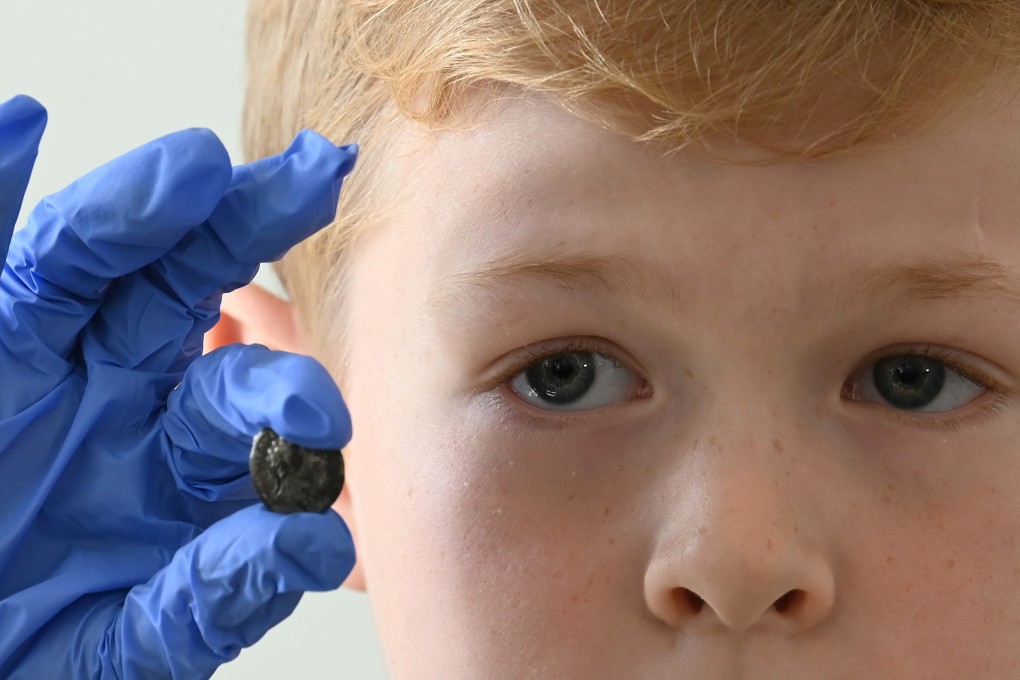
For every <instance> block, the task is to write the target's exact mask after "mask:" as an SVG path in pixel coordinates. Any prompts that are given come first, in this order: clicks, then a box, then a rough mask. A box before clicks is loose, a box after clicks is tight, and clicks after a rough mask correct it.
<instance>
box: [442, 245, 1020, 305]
mask: <svg viewBox="0 0 1020 680" xmlns="http://www.w3.org/2000/svg"><path fill="white" fill-rule="evenodd" d="M528 282H538V283H542V284H545V285H551V286H555V287H557V288H560V289H562V290H565V291H570V292H575V293H583V294H591V295H598V294H609V295H617V296H628V297H632V298H640V299H643V300H645V301H646V302H648V303H650V304H653V303H654V304H659V305H666V306H668V307H669V308H670V309H671V310H673V311H676V310H677V308H678V305H679V301H680V300H682V299H683V296H682V294H681V290H680V289H678V288H677V287H676V285H675V284H674V282H673V280H672V279H670V278H669V277H668V276H666V274H665V273H664V272H662V271H660V270H657V269H655V268H653V267H649V266H642V265H641V263H639V262H637V261H635V260H633V259H631V258H628V257H626V256H623V255H615V254H614V255H594V254H549V253H544V254H539V255H529V254H527V253H515V254H512V255H509V256H506V257H501V258H497V259H493V260H489V261H486V262H483V263H482V264H480V265H478V266H476V267H473V268H471V269H468V270H465V271H461V272H458V273H456V274H454V275H452V276H451V277H450V278H449V279H447V281H445V282H444V284H443V286H442V287H441V288H440V290H439V291H438V292H437V293H436V294H435V295H434V296H433V297H432V299H431V300H430V303H429V306H430V307H432V308H436V309H438V308H441V307H446V306H448V305H449V304H450V302H451V300H452V299H453V298H455V297H459V296H460V295H462V294H464V293H465V292H466V293H468V294H470V292H471V291H472V290H474V291H488V292H491V293H493V294H499V293H500V292H501V291H504V290H507V289H512V288H513V287H514V286H516V285H520V284H524V283H528ZM837 286H838V288H837ZM826 288H828V289H833V290H834V291H837V292H835V293H834V295H833V298H834V300H833V302H834V303H835V304H837V305H841V306H843V307H849V306H852V305H855V304H862V303H875V302H879V301H881V300H882V299H889V298H891V297H894V296H900V297H904V298H907V299H908V300H915V301H922V300H939V299H948V298H960V297H972V296H980V295H988V294H994V295H1001V296H1005V297H1007V298H1009V299H1010V300H1011V301H1012V302H1014V303H1017V304H1020V279H1018V278H1017V277H1016V275H1015V273H1014V269H1013V268H1012V267H1010V266H1007V265H1005V264H1001V263H997V262H991V261H988V260H986V259H983V258H982V257H981V256H979V255H976V254H971V253H965V252H958V253H952V254H950V255H948V256H945V257H942V258H938V259H932V260H925V261H919V262H916V263H888V264H882V265H878V266H873V267H866V268H860V269H857V270H854V271H852V272H851V273H850V274H849V275H848V276H847V278H846V279H844V280H843V282H842V283H840V282H837V281H833V282H829V283H827V284H826Z"/></svg>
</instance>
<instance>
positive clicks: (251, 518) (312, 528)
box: [100, 506, 355, 678]
mask: <svg viewBox="0 0 1020 680" xmlns="http://www.w3.org/2000/svg"><path fill="white" fill-rule="evenodd" d="M354 559H355V558H354V543H353V541H352V539H351V534H350V531H349V530H348V529H347V525H346V524H345V523H344V521H343V520H342V519H341V518H340V516H339V515H338V514H336V513H335V512H333V511H332V510H327V511H325V512H323V513H294V514H291V515H279V514H276V513H273V512H270V511H269V510H267V509H265V508H263V507H262V506H253V507H250V508H246V509H244V510H241V511H240V512H237V513H235V514H233V515H231V516H230V517H227V518H226V519H224V520H223V521H221V522H219V523H217V524H214V525H213V526H212V527H210V528H209V529H208V530H206V531H205V532H204V533H203V534H202V535H201V536H199V537H198V538H197V539H195V540H194V541H192V542H191V543H189V544H187V545H185V546H184V547H183V548H181V549H180V550H178V551H177V553H176V554H175V555H174V558H173V560H172V561H171V562H170V564H169V565H167V567H166V568H164V569H163V570H162V571H161V572H159V573H158V574H157V575H156V576H155V577H154V578H153V579H152V580H151V581H150V582H149V583H147V584H145V585H143V586H137V587H135V588H134V589H132V591H131V593H130V594H129V596H128V598H127V601H126V602H125V603H124V609H123V610H122V611H121V614H120V616H119V617H118V619H117V621H116V624H115V625H114V626H113V627H112V628H111V630H110V633H109V640H110V643H109V644H107V645H103V646H101V648H100V658H101V661H102V663H103V666H104V670H105V669H107V668H108V669H111V670H114V671H116V675H111V677H119V678H141V677H146V678H148V677H160V678H170V677H173V678H204V677H208V675H211V674H212V672H213V671H214V670H215V669H216V667H217V666H219V665H221V664H223V663H224V662H226V661H229V660H231V659H233V658H235V657H236V656H237V655H238V653H240V651H241V649H243V648H245V647H248V646H250V645H252V644H254V643H255V642H257V641H258V640H259V639H260V638H261V637H262V636H263V635H265V633H266V632H267V631H268V630H269V629H270V628H272V627H273V626H275V625H276V624H278V623H279V622H280V621H282V620H283V619H285V618H286V617H287V616H289V615H290V614H291V612H293V611H294V608H295V607H296V606H297V604H298V601H299V600H300V599H301V596H302V595H303V594H304V593H305V592H306V591H325V590H334V589H336V588H338V587H339V586H340V584H341V583H343V581H344V579H345V578H346V577H347V575H348V574H349V573H350V571H351V569H352V568H353V567H354ZM104 677H105V676H104Z"/></svg>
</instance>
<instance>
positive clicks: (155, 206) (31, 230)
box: [0, 97, 356, 680]
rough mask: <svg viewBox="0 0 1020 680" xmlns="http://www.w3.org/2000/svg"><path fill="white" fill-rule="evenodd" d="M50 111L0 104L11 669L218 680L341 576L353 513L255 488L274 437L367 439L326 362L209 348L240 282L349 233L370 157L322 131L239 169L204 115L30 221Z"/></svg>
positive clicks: (1, 623)
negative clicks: (285, 509) (201, 123)
mask: <svg viewBox="0 0 1020 680" xmlns="http://www.w3.org/2000/svg"><path fill="white" fill-rule="evenodd" d="M45 122H46V113H45V111H44V110H43V108H42V107H41V106H40V105H39V104H38V103H36V102H35V101H34V100H32V99H29V98H27V97H19V98H16V99H13V100H11V101H9V102H7V103H5V104H2V105H0V247H2V248H3V249H7V245H8V243H9V242H10V248H9V252H8V254H7V263H6V266H5V267H4V271H3V275H2V277H0V376H2V379H0V677H2V678H5V679H6V680H11V679H14V678H25V679H31V680H41V679H45V678H118V679H120V680H129V679H131V678H170V677H173V678H205V677H208V676H209V675H211V674H212V672H213V671H214V669H215V668H216V667H217V666H218V665H220V664H221V663H223V662H224V661H227V660H229V659H231V658H233V657H234V656H236V655H237V654H238V652H239V651H240V649H241V648H242V647H245V646H247V645H250V644H252V643H253V642H255V641H256V640H258V639H259V638H260V637H261V636H262V635H263V634H264V633H265V632H266V631H267V630H268V629H269V628H270V627H272V626H273V625H275V624H276V623H278V622H279V621H281V620H282V619H284V618H285V617H286V616H288V615H289V614H290V613H291V611H293V609H294V607H295V606H296V605H297V602H298V600H299V598H300V597H301V594H302V593H303V592H304V591H308V590H328V589H333V588H336V587H337V586H339V584H340V583H341V581H343V579H344V578H345V577H346V575H347V574H348V572H349V571H350V569H351V568H352V566H353V563H354V549H353V546H352V543H351V536H350V533H349V532H348V530H347V527H346V526H345V525H344V522H343V520H341V519H340V517H339V516H338V515H337V514H336V513H335V512H333V511H332V510H327V511H326V512H324V513H322V514H312V513H297V514H292V515H278V514H274V513H271V512H269V511H268V510H266V509H265V508H264V507H263V506H262V505H261V503H257V502H256V501H255V496H254V493H253V491H252V485H251V481H250V478H249V476H248V455H249V452H250V448H251V439H252V436H253V435H254V434H255V433H256V432H258V431H259V430H260V429H261V428H262V427H264V426H268V427H272V428H273V429H274V430H276V431H277V432H279V433H280V435H282V436H283V437H285V438H287V439H290V440H292V441H294V442H297V443H299V444H302V445H305V446H310V447H315V448H339V447H341V446H342V445H343V444H345V443H346V442H347V441H348V439H349V438H350V434H351V433H350V421H349V417H348V414H347V411H346V407H345V406H344V403H343V401H342V399H341V397H340V393H339V391H338V390H337V388H336V385H335V384H334V382H333V381H332V380H331V379H330V377H329V375H328V374H327V372H326V371H325V369H324V368H323V367H322V366H321V365H320V364H318V363H317V362H315V361H314V360H312V359H310V358H308V357H303V356H299V355H294V354H286V353H282V352H272V351H269V350H268V349H266V348H264V347H260V346H251V347H245V346H240V345H235V346H232V347H228V348H224V349H222V350H219V351H216V352H212V353H210V354H208V355H206V356H201V348H202V336H203V334H204V333H205V331H207V330H208V329H209V328H210V327H211V326H212V325H213V324H214V323H215V321H216V319H217V317H218V312H219V301H220V296H221V293H223V292H225V291H228V290H232V289H234V288H237V287H239V286H241V285H243V284H245V283H247V282H248V281H249V280H251V278H252V277H253V276H254V274H255V271H256V269H257V263H259V262H263V261H269V260H273V259H276V258H278V257H280V256H281V255H282V254H283V253H284V252H285V251H286V250H287V249H289V248H290V247H291V246H293V245H294V244H296V243H297V242H299V241H301V240H302V239H304V238H306V237H308V236H309V235H311V234H312V233H313V232H315V231H316V230H318V229H320V228H321V227H323V226H324V225H326V224H328V223H329V222H330V221H331V220H332V219H333V217H334V214H335V212H336V206H337V200H338V197H339V192H340V185H341V181H342V178H343V177H344V176H345V175H346V174H347V173H348V172H349V171H350V169H351V168H352V166H353V164H354V160H355V154H356V150H355V149H354V148H346V147H344V148H337V147H335V146H334V145H332V144H331V143H329V142H328V141H327V140H325V139H324V138H322V137H320V136H318V135H315V134H313V133H308V132H305V133H302V134H301V135H299V136H298V137H297V139H296V140H295V141H294V143H293V145H292V146H291V147H290V148H289V149H288V150H287V151H286V152H285V153H283V154H281V155H280V156H276V157H272V158H268V159H265V160H263V161H259V162H256V163H252V164H250V165H246V166H240V167H237V168H233V169H232V168H231V166H230V161H229V159H228V157H227V153H226V151H225V149H224V148H223V146H222V144H221V143H220V142H219V140H217V139H216V137H215V136H214V135H213V134H212V133H210V132H208V131H204V130H186V131H183V132H179V133H176V134H172V135H169V136H167V137H164V138H162V139H158V140H156V141H154V142H151V143H149V144H147V145H145V146H143V147H141V148H139V149H137V150H135V151H133V152H131V153H129V154H126V155H125V156H122V157H121V158H118V159H117V160H115V161H113V162H111V163H109V164H107V165H105V166H103V167H102V168H100V169H98V170H96V171H94V172H92V173H90V174H89V175H86V176H85V177H83V178H82V179H80V180H78V181H77V182H75V183H74V184H73V185H71V186H70V187H68V188H67V189H64V190H63V191H61V192H60V193H58V194H55V195H53V196H50V197H49V198H47V199H45V200H44V201H42V203H41V204H40V205H39V206H38V207H37V208H36V209H35V210H34V211H33V212H32V214H31V216H30V217H29V219H28V224H27V225H26V227H25V228H24V229H22V230H20V231H18V233H17V234H15V235H14V237H13V241H12V242H11V232H12V229H13V222H14V220H15V219H16V215H17V213H18V209H19V206H20V203H21V200H22V196H23V194H24V190H25V186H26V185H27V183H28V177H29V173H30V172H31V168H32V164H33V162H34V159H35V155H36V150H37V148H38V143H39V139H40V137H41V135H42V131H43V127H44V126H45Z"/></svg>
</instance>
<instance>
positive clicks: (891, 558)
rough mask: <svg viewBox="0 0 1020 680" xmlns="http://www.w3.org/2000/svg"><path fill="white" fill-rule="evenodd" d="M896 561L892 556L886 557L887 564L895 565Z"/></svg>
mask: <svg viewBox="0 0 1020 680" xmlns="http://www.w3.org/2000/svg"><path fill="white" fill-rule="evenodd" d="M894 561H895V560H894V559H893V556H892V555H886V556H885V562H886V564H892V563H893V562H894Z"/></svg>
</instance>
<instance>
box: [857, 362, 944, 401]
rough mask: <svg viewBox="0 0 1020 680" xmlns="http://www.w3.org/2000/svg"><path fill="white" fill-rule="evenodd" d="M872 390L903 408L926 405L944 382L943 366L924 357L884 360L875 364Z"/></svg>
mask: <svg viewBox="0 0 1020 680" xmlns="http://www.w3.org/2000/svg"><path fill="white" fill-rule="evenodd" d="M873 377H874V379H875V387H876V388H877V389H878V392H879V394H881V395H882V397H883V398H884V399H886V400H887V401H888V402H889V403H890V404H891V405H893V406H895V407H897V408H902V409H918V408H922V407H924V406H927V405H928V404H930V403H931V402H932V401H934V400H935V398H936V397H938V395H939V394H940V393H941V392H942V388H943V386H945V383H946V367H945V364H943V363H941V362H939V361H934V360H932V359H928V358H927V357H921V356H913V355H909V354H908V355H903V356H895V357H886V358H885V359H882V360H881V361H879V362H877V363H876V364H875V368H874V370H873Z"/></svg>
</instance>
